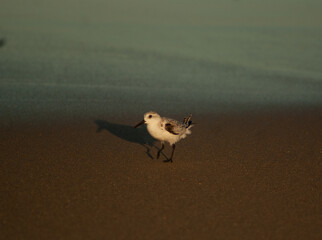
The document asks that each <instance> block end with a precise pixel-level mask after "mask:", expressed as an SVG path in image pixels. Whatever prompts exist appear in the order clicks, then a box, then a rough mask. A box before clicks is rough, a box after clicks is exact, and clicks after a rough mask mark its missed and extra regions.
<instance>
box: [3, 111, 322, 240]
mask: <svg viewBox="0 0 322 240" xmlns="http://www.w3.org/2000/svg"><path fill="white" fill-rule="evenodd" d="M136 120H137V119H129V120H127V121H126V122H124V120H123V121H122V120H121V119H120V121H118V122H109V119H108V118H106V119H92V120H88V121H86V122H82V123H75V124H73V123H66V124H61V125H46V124H44V125H42V126H39V125H38V126H32V125H29V126H24V127H22V128H16V127H14V128H7V129H2V133H3V134H1V139H0V142H1V149H0V150H1V155H2V157H1V162H0V168H1V176H0V183H1V184H0V187H1V193H2V194H1V196H2V198H1V205H0V206H1V219H2V221H1V225H2V227H1V228H2V230H1V232H2V233H1V234H2V237H3V238H4V239H20V238H21V239H110V238H113V239H165V238H168V239H197V238H198V239H213V238H214V237H215V238H216V239H241V238H242V239H319V238H320V236H321V191H320V190H321V181H320V180H321V152H320V151H321V112H319V111H317V110H316V109H312V110H307V111H298V112H296V111H291V112H288V111H285V110H284V111H281V110H279V111H269V112H262V113H255V114H254V113H248V114H224V115H211V116H196V119H195V120H196V121H197V122H198V124H197V125H196V126H195V127H194V128H193V134H192V135H191V136H189V137H188V138H187V139H184V140H183V141H182V142H180V143H179V144H178V145H177V150H176V153H175V156H174V162H173V163H164V162H163V161H162V160H165V159H166V157H167V156H161V158H160V159H159V160H156V159H155V155H156V152H157V148H158V147H159V144H158V143H154V146H155V147H153V145H152V144H153V141H152V142H151V139H149V137H148V135H147V134H146V129H145V128H144V127H142V128H141V129H134V128H133V127H132V125H133V124H132V123H135V121H136ZM145 143H148V144H146V145H145V146H144V144H145ZM149 143H150V145H149ZM147 149H150V151H149V153H148V152H147ZM165 154H166V155H169V154H170V148H169V147H167V148H166V151H165Z"/></svg>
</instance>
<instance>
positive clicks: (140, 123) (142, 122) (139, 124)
mask: <svg viewBox="0 0 322 240" xmlns="http://www.w3.org/2000/svg"><path fill="white" fill-rule="evenodd" d="M144 123H145V120H142V121H141V122H139V123H138V124H136V125H135V126H134V128H137V127H139V126H141V125H142V124H144Z"/></svg>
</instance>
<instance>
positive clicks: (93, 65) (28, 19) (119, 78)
mask: <svg viewBox="0 0 322 240" xmlns="http://www.w3.org/2000/svg"><path fill="white" fill-rule="evenodd" d="M321 12H322V1H318V0H284V1H279V0H270V1H268V0H211V1H210V0H199V1H194V0H171V1H170V0H163V1H156V0H136V1H133V0H122V1H119V0H118V1H117V0H92V1H86V0H56V1H50V0H29V1H25V0H20V1H19V0H14V1H13V0H2V1H1V7H0V40H1V44H0V118H1V121H2V123H3V124H5V125H7V124H12V123H14V122H19V121H35V120H40V121H48V120H55V121H56V120H62V121H64V119H75V118H97V117H104V116H111V115H113V116H118V117H122V116H127V115H129V114H138V115H139V116H141V115H142V114H143V113H144V112H146V111H149V110H154V111H158V112H161V113H167V114H168V115H170V116H171V113H172V114H178V115H180V116H181V115H185V114H187V113H213V112H220V111H235V110H237V111H239V110H242V109H250V108H252V109H263V108H267V107H280V106H282V107H289V106H292V107H296V108H305V107H308V106H321V104H322V94H321V92H322V67H321V66H322V14H321Z"/></svg>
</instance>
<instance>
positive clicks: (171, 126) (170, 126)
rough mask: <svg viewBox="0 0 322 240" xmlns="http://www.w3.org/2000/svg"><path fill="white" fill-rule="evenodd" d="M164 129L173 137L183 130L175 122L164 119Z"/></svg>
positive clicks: (180, 125) (181, 126)
mask: <svg viewBox="0 0 322 240" xmlns="http://www.w3.org/2000/svg"><path fill="white" fill-rule="evenodd" d="M164 128H165V130H167V131H168V132H169V133H172V134H174V135H179V134H180V133H181V132H182V131H183V130H184V128H185V127H184V126H183V125H182V124H181V123H179V122H178V121H176V120H173V119H165V121H164Z"/></svg>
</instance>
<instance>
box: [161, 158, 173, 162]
mask: <svg viewBox="0 0 322 240" xmlns="http://www.w3.org/2000/svg"><path fill="white" fill-rule="evenodd" d="M163 162H173V161H172V158H170V159H167V160H164V161H163Z"/></svg>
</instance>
